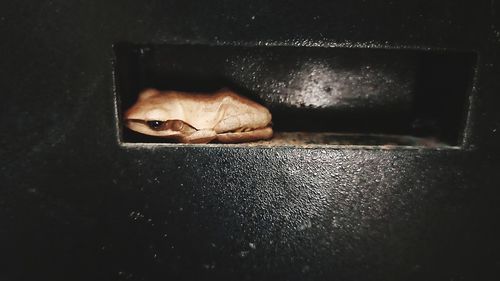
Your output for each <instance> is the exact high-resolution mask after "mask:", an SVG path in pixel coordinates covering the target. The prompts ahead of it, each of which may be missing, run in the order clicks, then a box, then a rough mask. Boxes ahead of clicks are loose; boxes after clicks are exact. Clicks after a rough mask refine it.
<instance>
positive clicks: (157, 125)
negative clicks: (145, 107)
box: [146, 120, 165, 131]
mask: <svg viewBox="0 0 500 281" xmlns="http://www.w3.org/2000/svg"><path fill="white" fill-rule="evenodd" d="M146 124H148V127H149V128H151V130H155V131H159V130H162V129H163V127H164V125H165V121H159V120H151V121H146Z"/></svg>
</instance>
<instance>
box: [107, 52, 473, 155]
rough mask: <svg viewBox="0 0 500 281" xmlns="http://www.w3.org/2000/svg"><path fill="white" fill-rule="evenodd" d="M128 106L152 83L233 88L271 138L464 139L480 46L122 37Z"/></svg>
mask: <svg viewBox="0 0 500 281" xmlns="http://www.w3.org/2000/svg"><path fill="white" fill-rule="evenodd" d="M114 50H115V57H116V61H115V85H116V95H117V99H118V102H117V105H118V112H119V114H118V120H117V122H118V123H119V128H121V131H120V141H121V142H122V143H145V142H151V143H165V142H170V141H169V140H166V139H161V138H155V137H149V136H146V135H141V134H138V133H134V132H132V131H130V130H128V129H127V128H125V127H124V126H122V125H123V119H122V116H121V114H122V113H123V112H125V110H126V109H127V108H129V107H130V106H131V105H132V104H133V103H134V102H135V101H136V99H137V96H138V93H139V92H140V91H141V90H143V89H145V88H156V89H159V90H176V91H187V92H191V91H192V92H213V91H216V90H219V89H221V88H230V89H232V90H234V91H235V92H237V93H239V94H241V95H243V96H246V97H248V98H250V99H252V100H254V101H257V102H259V103H261V104H262V105H264V106H266V107H267V108H268V109H269V110H270V111H271V113H272V115H273V129H274V131H275V136H274V138H273V139H272V140H269V141H265V142H262V143H264V144H266V145H292V146H293V145H297V146H300V145H314V144H318V145H374V146H381V145H395V146H428V147H436V146H437V147H445V146H450V147H456V146H460V145H461V143H462V138H463V134H464V132H463V130H464V128H465V119H466V116H467V109H468V104H467V101H468V96H469V95H470V91H471V87H472V78H473V72H474V67H475V63H476V55H475V53H473V52H459V51H443V50H425V51H424V50H406V49H405V50H397V49H361V48H351V49H346V48H320V47H283V46H276V47H266V46H254V47H251V46H204V45H135V44H128V43H120V44H116V45H115V47H114Z"/></svg>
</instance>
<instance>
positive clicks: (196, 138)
mask: <svg viewBox="0 0 500 281" xmlns="http://www.w3.org/2000/svg"><path fill="white" fill-rule="evenodd" d="M216 137H217V134H216V133H215V131H213V130H199V131H195V132H194V133H192V134H190V135H187V136H183V137H181V138H180V139H179V141H180V142H183V143H209V142H211V141H212V140H214V139H215V138H216Z"/></svg>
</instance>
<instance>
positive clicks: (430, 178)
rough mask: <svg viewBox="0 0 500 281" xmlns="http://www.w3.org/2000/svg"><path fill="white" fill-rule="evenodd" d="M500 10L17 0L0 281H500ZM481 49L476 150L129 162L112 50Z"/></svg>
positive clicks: (3, 43) (470, 138)
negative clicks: (119, 46) (121, 136)
mask: <svg viewBox="0 0 500 281" xmlns="http://www.w3.org/2000/svg"><path fill="white" fill-rule="evenodd" d="M499 9H500V4H499V3H498V2H496V1H451V0H449V1H401V2H395V1H394V2H390V1H385V2H381V1H366V2H365V1H343V2H340V1H272V2H271V1H248V2H244V1H148V2H146V1H102V2H97V1H92V2H91V1H68V0H65V1H62V0H56V1H16V2H14V1H2V3H1V4H0V35H1V37H2V39H1V40H0V54H1V55H0V56H1V58H0V95H1V102H0V114H1V116H0V128H1V138H0V147H1V150H0V159H1V165H0V177H1V178H0V186H1V188H0V280H68V279H69V280H207V279H220V280H234V279H245V280H271V279H272V280H325V279H335V280H496V279H498V275H499V274H500V270H499V268H500V254H499V251H500V243H499V241H498V237H500V230H499V224H500V222H499V221H500V220H499V219H498V217H499V214H500V213H499V210H500V204H499V203H500V202H499V201H500V199H499V198H500V192H499V190H498V188H499V183H500V178H499V173H498V171H499V168H500V165H499V164H500V157H499V156H500V154H499V152H500V150H499V143H500V137H499V135H500V132H499V130H500V111H499V110H498V106H499V102H500V98H499V92H500V79H498V77H499V75H500V57H499V52H498V50H499V47H500V18H499V14H498V13H500V10H499ZM116 42H129V43H138V44H171V43H178V44H191V43H196V44H218V43H224V44H227V43H233V44H254V45H255V44H258V45H265V44H281V45H293V46H333V47H336V46H339V47H350V46H357V47H359V46H365V47H372V46H375V47H378V48H385V47H387V48H399V47H407V46H410V47H417V48H424V49H425V48H436V49H445V50H446V49H459V50H465V51H472V52H476V53H477V55H478V65H477V75H476V77H475V78H476V79H475V84H474V86H473V89H472V97H471V100H470V115H469V120H468V121H469V122H468V123H467V126H466V128H465V138H464V149H460V150H457V149H442V150H439V149H402V148H401V149H397V148H396V149H382V148H377V147H374V148H371V149H366V148H364V149H361V148H356V147H352V148H345V147H344V148H328V149H320V148H318V149H306V148H300V147H297V148H251V147H224V146H219V147H201V146H198V147H165V146H159V147H151V146H150V147H130V146H120V145H119V144H118V140H117V129H118V128H117V126H116V116H115V109H114V92H113V75H112V72H113V65H112V59H113V57H114V53H113V48H112V45H113V44H114V43H116Z"/></svg>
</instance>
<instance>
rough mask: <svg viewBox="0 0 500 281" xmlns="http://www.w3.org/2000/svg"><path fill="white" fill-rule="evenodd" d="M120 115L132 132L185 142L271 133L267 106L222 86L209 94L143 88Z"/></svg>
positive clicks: (241, 138)
mask: <svg viewBox="0 0 500 281" xmlns="http://www.w3.org/2000/svg"><path fill="white" fill-rule="evenodd" d="M124 117H125V121H126V125H127V127H129V128H130V129H131V130H133V131H137V132H139V133H143V134H146V135H151V136H158V137H165V138H171V139H175V140H177V141H179V142H185V143H207V142H210V141H218V142H225V143H235V142H245V141H254V140H260V139H268V138H271V137H272V134H273V130H272V128H271V127H270V124H271V113H270V112H269V110H267V108H265V107H263V106H262V105H260V104H258V103H256V102H254V101H251V100H249V99H247V98H244V97H242V96H240V95H238V94H236V93H234V92H232V91H230V90H226V89H223V90H220V91H218V92H216V93H213V94H201V93H186V92H176V91H165V92H160V91H158V90H155V89H147V90H145V91H143V92H142V93H141V94H140V95H139V99H138V100H137V102H136V103H135V104H134V105H133V106H132V107H131V108H130V109H129V110H127V112H126V113H125V116H124Z"/></svg>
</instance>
